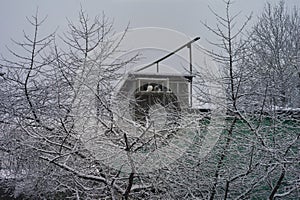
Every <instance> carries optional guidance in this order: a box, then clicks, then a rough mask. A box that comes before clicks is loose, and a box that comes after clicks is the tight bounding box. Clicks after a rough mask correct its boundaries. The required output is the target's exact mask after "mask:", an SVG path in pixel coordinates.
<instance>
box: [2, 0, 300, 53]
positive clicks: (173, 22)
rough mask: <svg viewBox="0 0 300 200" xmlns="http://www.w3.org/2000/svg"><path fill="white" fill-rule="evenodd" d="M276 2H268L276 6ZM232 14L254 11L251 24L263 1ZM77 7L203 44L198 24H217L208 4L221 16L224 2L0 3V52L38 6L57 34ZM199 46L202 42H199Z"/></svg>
mask: <svg viewBox="0 0 300 200" xmlns="http://www.w3.org/2000/svg"><path fill="white" fill-rule="evenodd" d="M278 1H279V0H269V2H272V3H275V2H278ZM234 2H235V3H234V4H233V5H232V8H233V9H232V11H233V13H237V12H239V11H241V12H242V13H241V15H240V17H241V20H243V19H245V16H246V15H249V14H250V13H251V12H252V11H253V12H254V18H253V22H254V21H255V18H256V16H257V14H259V13H261V11H262V10H263V7H264V5H265V2H266V0H235V1H234ZM285 2H286V5H288V6H289V7H292V6H294V5H296V6H297V7H298V8H300V0H285ZM80 5H81V6H82V7H83V9H85V10H86V11H87V13H88V14H89V15H90V16H91V17H93V16H95V15H97V14H102V12H104V13H105V14H106V15H107V16H108V17H109V18H111V19H113V20H114V24H115V30H116V31H117V32H119V31H122V30H123V29H124V28H125V27H126V26H127V24H128V23H129V22H130V27H132V28H136V27H149V26H154V27H164V28H171V29H175V30H177V31H180V32H182V33H185V34H187V35H189V36H191V37H195V36H200V37H201V40H202V41H205V39H207V38H208V39H214V38H212V36H211V34H209V33H208V32H207V31H206V29H205V28H204V27H203V26H202V25H201V23H200V21H201V20H202V21H207V22H208V23H210V24H212V25H214V24H215V23H216V21H215V20H214V17H213V15H212V14H211V12H210V11H209V9H208V5H209V6H210V7H211V8H213V9H214V10H215V11H216V12H218V13H220V14H222V13H224V10H225V7H224V5H225V4H224V3H223V0H0V27H1V29H0V53H1V54H4V55H5V54H6V53H5V52H6V49H5V45H8V46H10V45H11V41H10V38H14V39H15V40H22V34H23V33H22V31H23V30H25V31H26V32H29V33H31V32H32V29H30V26H29V25H28V23H27V22H26V16H31V15H33V14H34V13H35V11H36V8H37V7H39V13H40V16H41V17H43V16H45V15H48V19H47V21H46V23H45V24H44V27H43V32H51V31H54V30H55V29H56V28H57V27H59V29H58V32H62V31H64V30H65V29H66V18H69V19H71V20H73V21H76V19H77V15H78V11H79V9H80ZM200 43H201V42H200Z"/></svg>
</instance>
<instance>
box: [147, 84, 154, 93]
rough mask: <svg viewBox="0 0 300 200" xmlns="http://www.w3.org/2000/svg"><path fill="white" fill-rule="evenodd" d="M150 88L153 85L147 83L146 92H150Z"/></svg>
mask: <svg viewBox="0 0 300 200" xmlns="http://www.w3.org/2000/svg"><path fill="white" fill-rule="evenodd" d="M152 90H153V86H152V85H150V84H149V85H148V86H147V90H146V92H151V91H152Z"/></svg>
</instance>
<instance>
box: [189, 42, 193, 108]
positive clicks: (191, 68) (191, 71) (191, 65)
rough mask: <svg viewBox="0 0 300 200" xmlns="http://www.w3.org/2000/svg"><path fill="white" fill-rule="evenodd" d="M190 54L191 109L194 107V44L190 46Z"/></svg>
mask: <svg viewBox="0 0 300 200" xmlns="http://www.w3.org/2000/svg"><path fill="white" fill-rule="evenodd" d="M188 48H189V50H190V51H189V53H190V76H191V79H190V107H192V106H193V95H192V94H193V61H192V44H189V46H188Z"/></svg>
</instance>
